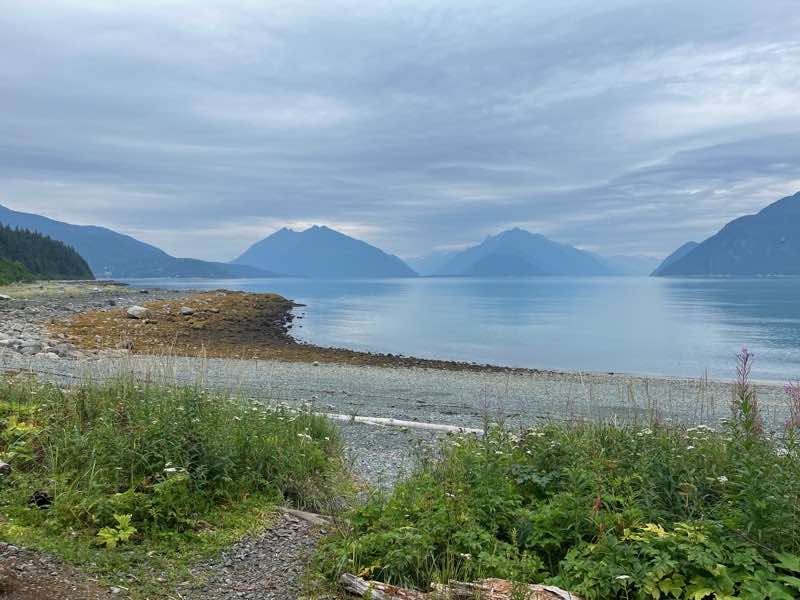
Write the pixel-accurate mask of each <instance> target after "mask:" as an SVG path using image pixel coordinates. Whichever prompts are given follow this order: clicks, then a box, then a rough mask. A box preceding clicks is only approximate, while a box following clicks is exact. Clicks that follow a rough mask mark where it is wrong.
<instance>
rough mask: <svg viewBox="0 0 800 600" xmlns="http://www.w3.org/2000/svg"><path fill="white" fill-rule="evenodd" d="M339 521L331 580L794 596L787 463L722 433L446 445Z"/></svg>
mask: <svg viewBox="0 0 800 600" xmlns="http://www.w3.org/2000/svg"><path fill="white" fill-rule="evenodd" d="M349 521H350V524H351V525H350V528H349V529H348V530H346V531H344V532H342V533H341V534H339V535H337V536H336V537H334V538H331V539H330V540H328V541H327V542H325V543H324V544H323V546H322V548H321V550H320V552H319V555H318V561H319V565H320V568H321V569H322V570H323V572H325V573H326V574H327V575H328V576H329V577H330V578H331V579H333V580H335V579H336V578H337V577H338V575H339V574H340V573H341V572H342V571H348V572H352V573H356V574H359V573H360V574H363V575H364V576H367V577H370V578H373V579H378V580H382V581H386V582H390V583H397V584H403V585H412V586H415V587H418V588H427V587H428V586H429V585H430V583H431V582H435V581H443V580H447V579H462V580H464V579H467V580H470V579H477V578H481V577H501V578H507V579H512V580H515V581H523V582H543V581H546V582H552V583H555V584H558V585H561V586H562V587H564V588H566V589H570V590H572V591H575V592H578V593H581V594H582V595H584V596H585V597H586V598H589V599H606V598H693V599H695V600H702V599H703V598H713V597H716V598H729V597H746V598H793V597H797V596H798V594H800V587H798V583H800V579H797V578H796V577H798V576H800V574H798V573H797V572H793V571H792V569H791V568H790V567H791V564H792V562H791V561H792V560H796V559H792V558H791V557H792V556H796V555H798V554H800V528H798V527H797V523H798V522H800V456H799V455H798V449H797V447H796V446H795V445H794V444H793V443H792V442H791V441H790V440H785V439H784V440H782V441H780V442H778V441H776V440H772V439H770V438H768V437H766V436H764V435H763V434H760V433H757V432H750V433H742V431H741V430H740V428H737V426H735V425H731V426H730V428H729V429H726V430H725V431H721V432H715V431H711V430H710V429H709V428H707V427H703V426H700V427H695V428H683V427H665V426H656V425H654V426H652V428H636V427H633V426H612V425H607V424H572V425H549V426H546V427H543V428H541V429H538V430H528V431H524V432H521V433H520V434H519V435H514V434H512V433H510V432H508V431H505V430H503V429H500V428H497V429H494V430H492V431H490V432H489V433H488V434H487V435H486V436H485V437H483V438H476V437H473V436H465V437H458V438H455V439H453V440H451V441H450V442H448V443H446V444H444V445H443V447H442V448H441V450H440V453H439V455H438V456H435V457H429V458H428V459H426V460H422V461H420V464H419V466H418V467H417V469H416V470H415V472H414V473H413V474H412V475H411V476H410V477H409V478H408V479H407V480H405V481H403V482H401V483H400V484H398V485H397V487H396V488H395V490H394V491H393V492H392V493H391V494H389V495H387V496H380V495H376V496H374V497H372V498H370V499H369V500H367V501H366V502H365V503H364V504H363V505H362V506H358V507H356V508H355V509H353V511H352V513H351V514H350V515H349ZM755 590H757V591H755ZM759 594H760V595H759Z"/></svg>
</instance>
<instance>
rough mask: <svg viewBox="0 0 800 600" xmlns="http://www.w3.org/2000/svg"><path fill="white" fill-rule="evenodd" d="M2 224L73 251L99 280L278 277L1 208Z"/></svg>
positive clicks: (132, 239) (129, 238)
mask: <svg viewBox="0 0 800 600" xmlns="http://www.w3.org/2000/svg"><path fill="white" fill-rule="evenodd" d="M0 223H1V224H5V225H9V226H11V227H19V228H22V229H29V230H31V231H38V232H39V233H42V234H44V235H47V236H50V237H51V238H53V239H54V240H59V241H61V242H64V243H65V244H67V245H69V246H71V247H73V248H74V249H75V250H77V251H78V253H79V254H80V255H81V256H82V257H83V258H84V259H86V262H87V263H89V267H91V269H92V271H93V272H94V274H95V275H97V276H98V277H128V278H136V277H144V278H147V277H213V278H225V277H234V278H240V277H267V276H272V275H274V273H269V272H265V271H263V270H261V269H255V268H253V267H246V266H242V265H229V264H227V263H217V262H206V261H203V260H196V259H193V258H175V257H174V256H170V255H169V254H167V253H166V252H164V251H163V250H160V249H159V248H156V247H155V246H151V245H150V244H145V243H144V242H140V241H139V240H137V239H135V238H132V237H130V236H128V235H123V234H121V233H117V232H116V231H112V230H111V229H106V228H105V227H95V226H90V225H71V224H69V223H62V222H61V221H55V220H53V219H48V218H47V217H42V216H40V215H35V214H32V213H24V212H17V211H14V210H11V209H8V208H6V207H5V206H2V205H0Z"/></svg>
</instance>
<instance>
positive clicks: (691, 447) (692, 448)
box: [686, 446, 694, 450]
mask: <svg viewBox="0 0 800 600" xmlns="http://www.w3.org/2000/svg"><path fill="white" fill-rule="evenodd" d="M686 449H687V450H694V446H686Z"/></svg>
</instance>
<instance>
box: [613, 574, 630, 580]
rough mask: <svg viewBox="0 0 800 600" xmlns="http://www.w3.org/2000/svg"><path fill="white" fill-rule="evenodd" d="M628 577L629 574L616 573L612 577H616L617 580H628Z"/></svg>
mask: <svg viewBox="0 0 800 600" xmlns="http://www.w3.org/2000/svg"><path fill="white" fill-rule="evenodd" d="M630 578H631V576H630V575H617V576H616V577H615V578H614V579H617V580H619V581H628V579H630Z"/></svg>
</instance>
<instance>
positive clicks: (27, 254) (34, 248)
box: [0, 225, 94, 283]
mask: <svg viewBox="0 0 800 600" xmlns="http://www.w3.org/2000/svg"><path fill="white" fill-rule="evenodd" d="M30 279H94V275H93V274H92V271H91V269H90V268H89V265H88V264H86V261H85V260H83V258H82V257H81V255H80V254H78V253H77V252H75V250H73V249H72V248H70V247H69V246H67V245H66V244H64V243H62V242H58V241H56V240H53V239H51V238H49V237H47V236H44V235H41V234H39V233H36V232H33V231H28V230H27V229H12V228H11V227H7V226H5V225H0V283H12V282H14V281H25V280H30Z"/></svg>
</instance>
